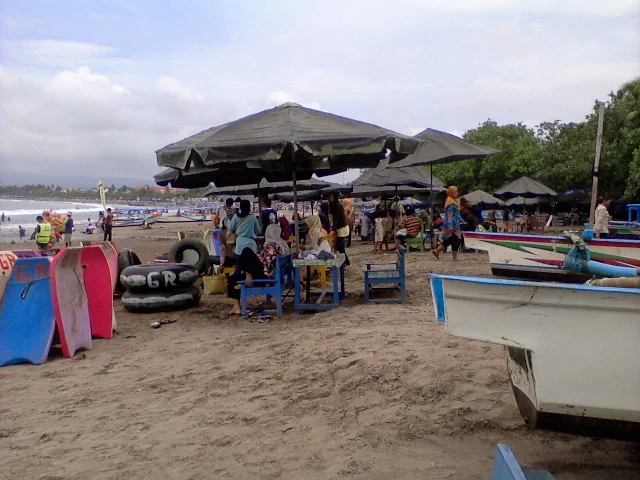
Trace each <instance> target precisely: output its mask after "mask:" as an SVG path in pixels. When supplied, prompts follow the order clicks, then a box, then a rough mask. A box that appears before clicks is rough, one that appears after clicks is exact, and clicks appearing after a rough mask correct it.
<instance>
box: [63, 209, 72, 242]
mask: <svg viewBox="0 0 640 480" xmlns="http://www.w3.org/2000/svg"><path fill="white" fill-rule="evenodd" d="M72 233H73V218H71V212H68V213H67V221H66V222H64V246H65V247H70V246H71V234H72Z"/></svg>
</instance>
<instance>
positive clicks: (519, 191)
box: [493, 177, 557, 198]
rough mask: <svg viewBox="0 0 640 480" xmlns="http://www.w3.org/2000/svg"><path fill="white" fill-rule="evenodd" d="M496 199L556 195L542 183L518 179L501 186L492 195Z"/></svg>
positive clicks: (530, 179)
mask: <svg viewBox="0 0 640 480" xmlns="http://www.w3.org/2000/svg"><path fill="white" fill-rule="evenodd" d="M493 195H494V196H496V197H501V198H512V197H525V198H533V197H555V196H556V195H557V193H556V192H555V191H554V190H552V189H550V188H549V187H547V186H546V185H543V184H542V183H540V182H538V181H536V180H533V179H532V178H529V177H520V178H518V179H517V180H514V181H513V182H509V183H507V184H506V185H503V186H502V187H500V188H499V189H498V190H496V191H495V192H494V193H493Z"/></svg>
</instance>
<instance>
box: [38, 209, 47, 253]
mask: <svg viewBox="0 0 640 480" xmlns="http://www.w3.org/2000/svg"><path fill="white" fill-rule="evenodd" d="M36 220H37V221H38V225H37V226H36V245H38V250H40V251H41V252H45V251H46V250H47V247H48V245H49V243H50V242H51V224H50V223H49V222H45V221H44V217H43V216H42V215H38V216H37V217H36Z"/></svg>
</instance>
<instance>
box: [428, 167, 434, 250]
mask: <svg viewBox="0 0 640 480" xmlns="http://www.w3.org/2000/svg"><path fill="white" fill-rule="evenodd" d="M429 171H430V174H431V179H430V180H429V181H430V183H431V184H430V185H429V216H430V217H431V226H430V227H429V237H430V238H431V248H434V247H433V245H434V242H433V221H434V220H435V218H433V163H431V164H429Z"/></svg>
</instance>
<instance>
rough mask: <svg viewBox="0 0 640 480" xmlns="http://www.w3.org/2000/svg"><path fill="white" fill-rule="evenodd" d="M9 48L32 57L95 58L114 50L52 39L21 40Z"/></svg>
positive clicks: (18, 53) (109, 53)
mask: <svg viewBox="0 0 640 480" xmlns="http://www.w3.org/2000/svg"><path fill="white" fill-rule="evenodd" d="M11 47H12V48H11V50H12V51H13V52H14V53H15V54H17V55H26V56H33V57H65V58H66V57H95V56H103V55H111V54H113V53H115V49H113V48H111V47H105V46H103V45H96V44H92V43H84V42H72V41H68V40H53V39H40V40H37V39H29V40H22V41H20V42H14V43H13V44H12V45H11Z"/></svg>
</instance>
